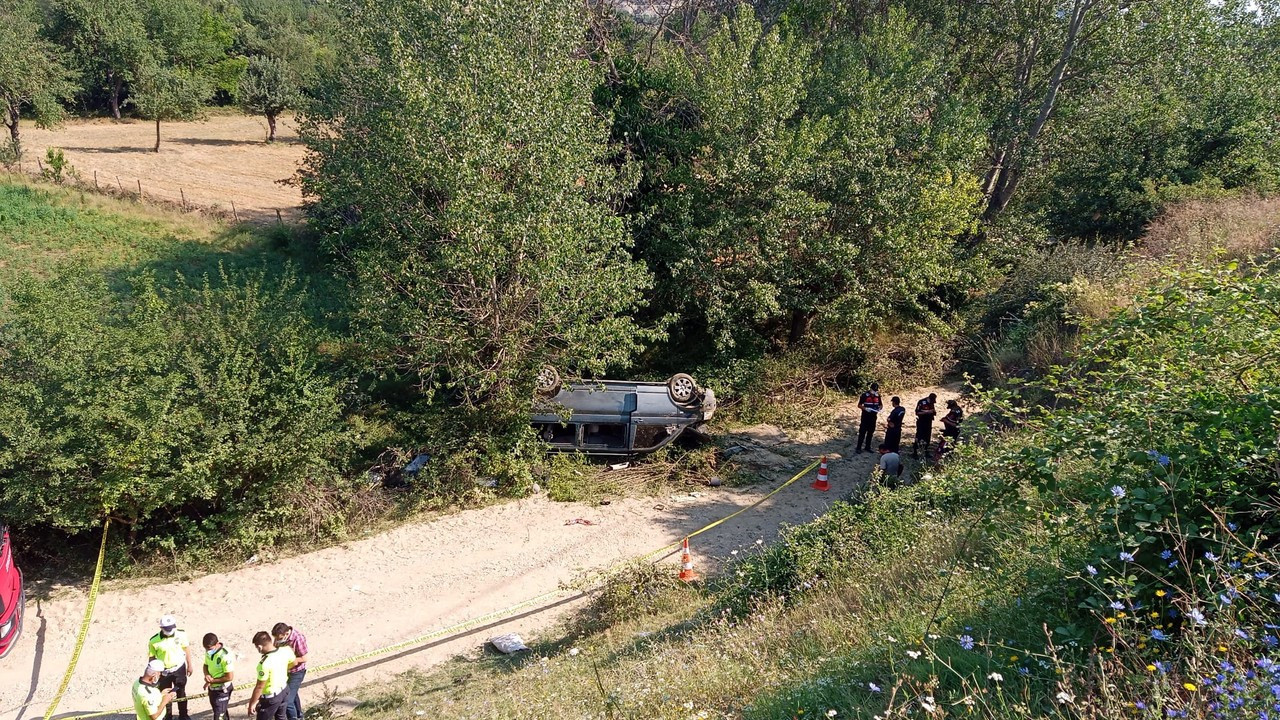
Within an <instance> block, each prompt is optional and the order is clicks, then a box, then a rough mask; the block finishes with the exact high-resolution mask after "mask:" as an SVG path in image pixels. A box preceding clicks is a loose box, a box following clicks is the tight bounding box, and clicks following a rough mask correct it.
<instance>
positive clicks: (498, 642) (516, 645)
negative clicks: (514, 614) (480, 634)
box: [489, 633, 529, 655]
mask: <svg viewBox="0 0 1280 720" xmlns="http://www.w3.org/2000/svg"><path fill="white" fill-rule="evenodd" d="M489 644H490V645H492V646H493V647H494V648H496V649H497V651H498V652H500V653H502V654H503V655H510V654H512V653H518V652H523V651H525V650H528V649H529V646H528V645H525V644H524V640H521V639H520V636H519V635H517V634H515V633H507V634H505V635H495V636H494V637H491V638H489Z"/></svg>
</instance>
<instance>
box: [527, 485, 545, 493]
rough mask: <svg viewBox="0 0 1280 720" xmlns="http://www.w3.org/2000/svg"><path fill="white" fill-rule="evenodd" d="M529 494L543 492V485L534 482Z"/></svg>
mask: <svg viewBox="0 0 1280 720" xmlns="http://www.w3.org/2000/svg"><path fill="white" fill-rule="evenodd" d="M529 494H531V495H541V494H542V486H541V485H539V484H538V483H534V484H533V487H531V488H529Z"/></svg>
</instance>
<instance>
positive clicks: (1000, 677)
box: [987, 672, 1004, 682]
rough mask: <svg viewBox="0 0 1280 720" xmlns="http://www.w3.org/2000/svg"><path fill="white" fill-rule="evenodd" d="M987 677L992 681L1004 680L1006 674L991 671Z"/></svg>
mask: <svg viewBox="0 0 1280 720" xmlns="http://www.w3.org/2000/svg"><path fill="white" fill-rule="evenodd" d="M987 679H988V680H990V681H991V682H1004V676H1003V675H1001V674H1000V673H998V672H993V673H991V674H990V675H988V676H987Z"/></svg>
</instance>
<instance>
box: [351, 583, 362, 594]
mask: <svg viewBox="0 0 1280 720" xmlns="http://www.w3.org/2000/svg"><path fill="white" fill-rule="evenodd" d="M351 592H358V593H360V594H361V595H363V594H364V591H363V590H361V589H360V586H359V585H352V586H351Z"/></svg>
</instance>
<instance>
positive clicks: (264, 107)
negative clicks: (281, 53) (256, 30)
mask: <svg viewBox="0 0 1280 720" xmlns="http://www.w3.org/2000/svg"><path fill="white" fill-rule="evenodd" d="M236 97H237V99H238V100H239V102H240V107H241V108H242V109H243V110H244V111H245V112H247V113H254V114H256V115H264V116H266V118H267V124H268V125H269V126H270V128H271V134H270V136H269V137H268V138H267V142H271V141H273V140H275V136H276V116H277V115H279V114H280V113H282V112H284V111H285V110H290V109H292V108H295V107H297V105H298V103H299V102H300V101H301V99H302V97H301V95H300V94H299V92H298V86H297V80H295V79H294V78H293V76H292V74H291V73H290V72H289V69H288V68H287V67H286V66H285V64H284V62H283V61H281V60H279V59H277V58H272V57H265V56H260V55H255V56H254V57H252V58H249V64H248V67H247V69H246V70H245V74H244V76H243V77H242V78H241V79H240V86H239V90H238V92H237V94H236Z"/></svg>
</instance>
